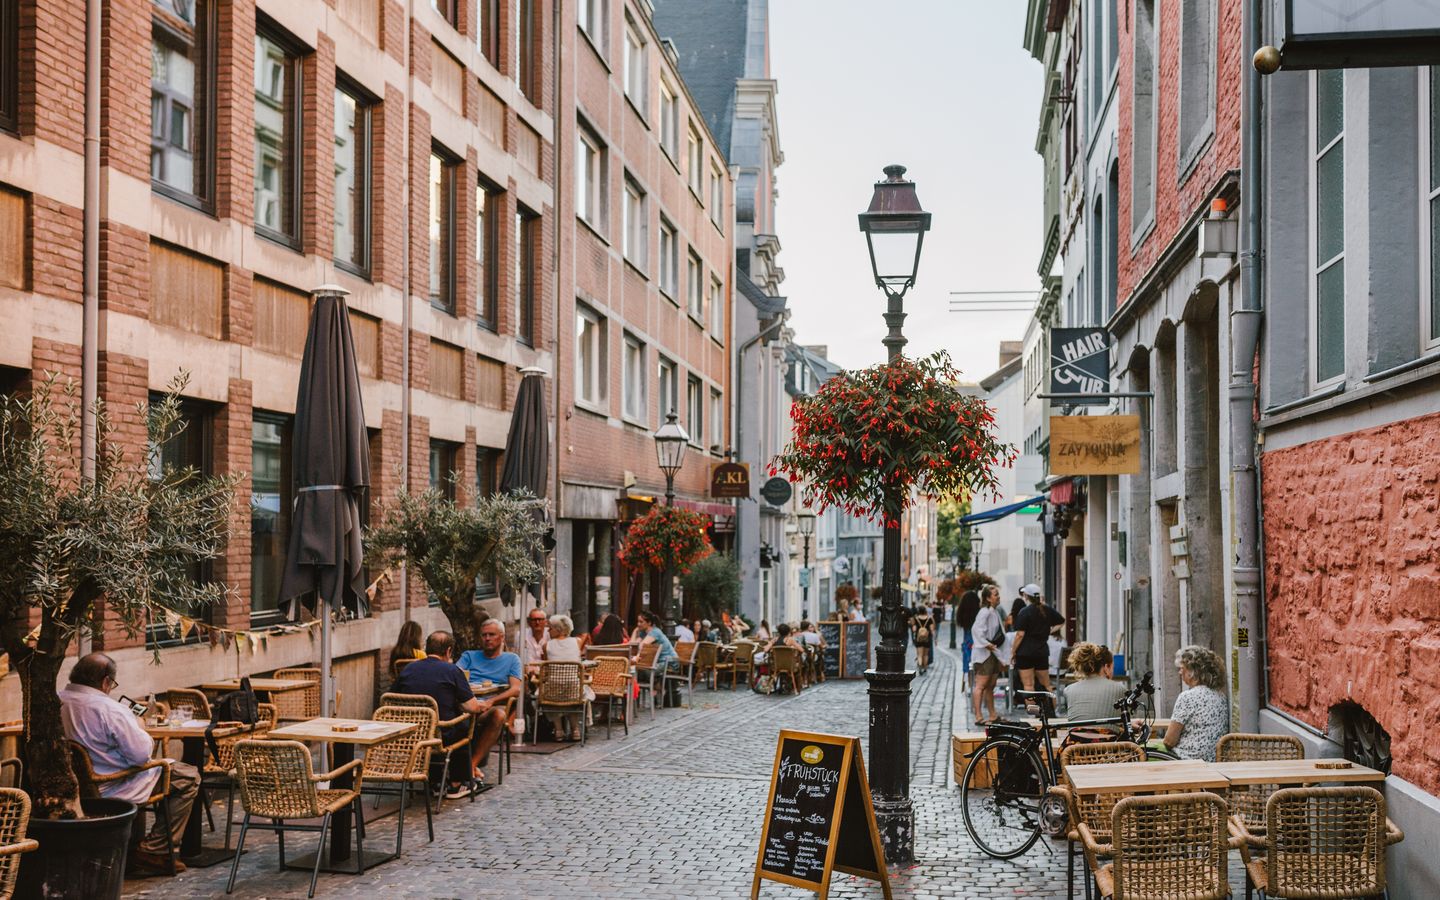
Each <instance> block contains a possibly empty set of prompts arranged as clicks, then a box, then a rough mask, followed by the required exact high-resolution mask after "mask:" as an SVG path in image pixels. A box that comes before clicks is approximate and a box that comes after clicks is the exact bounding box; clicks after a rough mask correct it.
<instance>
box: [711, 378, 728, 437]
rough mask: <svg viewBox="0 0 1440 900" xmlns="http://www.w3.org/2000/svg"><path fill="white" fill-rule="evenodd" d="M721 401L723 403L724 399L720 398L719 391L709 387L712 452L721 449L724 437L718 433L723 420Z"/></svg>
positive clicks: (723, 411) (723, 408) (723, 409)
mask: <svg viewBox="0 0 1440 900" xmlns="http://www.w3.org/2000/svg"><path fill="white" fill-rule="evenodd" d="M723 403H724V400H722V399H721V397H720V392H719V391H717V390H715V389H714V388H711V389H710V449H711V451H712V452H715V453H719V452H720V451H721V450H722V449H723V447H722V445H723V444H724V443H725V441H724V437H723V435H722V434H721V433H720V426H721V423H722V422H724V421H725V407H724V406H723V405H722V404H723Z"/></svg>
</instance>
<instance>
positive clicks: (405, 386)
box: [91, 0, 415, 622]
mask: <svg viewBox="0 0 1440 900" xmlns="http://www.w3.org/2000/svg"><path fill="white" fill-rule="evenodd" d="M91 2H95V0H91ZM414 23H415V3H414V0H405V52H404V53H403V54H402V55H403V56H404V57H405V113H404V115H402V116H401V117H400V121H401V122H402V123H403V124H402V126H401V130H402V132H403V134H404V137H403V140H404V144H403V145H402V146H403V147H404V155H405V160H406V165H405V190H403V191H401V192H400V215H401V216H402V219H401V221H403V222H404V223H405V240H404V241H402V242H401V245H400V472H401V475H400V487H401V489H402V490H405V491H408V490H410V329H411V327H413V326H412V323H411V321H410V319H411V315H410V231H411V228H412V227H413V225H414V224H415V223H414V222H412V221H410V211H411V209H412V207H411V200H412V196H411V195H412V194H413V193H414V188H413V185H412V182H413V181H414V174H415V159H414V154H413V153H412V152H411V148H410V104H411V102H412V100H413V96H414V83H415V74H414V71H413V68H412V66H411V63H410V56H411V53H412V52H413V50H414V48H413V47H412V46H411V39H410V36H411V32H412V31H413V26H414ZM400 608H401V609H402V610H403V611H404V616H405V621H406V622H408V621H410V569H409V566H406V565H405V564H403V563H402V564H401V566H400Z"/></svg>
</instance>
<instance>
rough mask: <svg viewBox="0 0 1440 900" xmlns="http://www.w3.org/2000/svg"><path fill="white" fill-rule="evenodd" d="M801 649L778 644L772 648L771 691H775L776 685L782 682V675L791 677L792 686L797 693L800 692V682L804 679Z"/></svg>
mask: <svg viewBox="0 0 1440 900" xmlns="http://www.w3.org/2000/svg"><path fill="white" fill-rule="evenodd" d="M800 662H801V658H800V651H799V650H796V649H795V648H794V647H785V646H776V647H774V648H772V649H771V650H770V692H772V693H773V692H774V690H775V686H776V685H777V684H779V683H780V678H781V676H786V677H788V678H789V679H790V687H792V688H793V689H794V690H795V693H797V694H798V693H800V687H801V685H800V682H801V681H802V680H803V678H802V675H801V672H800Z"/></svg>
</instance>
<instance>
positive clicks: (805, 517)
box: [795, 512, 815, 618]
mask: <svg viewBox="0 0 1440 900" xmlns="http://www.w3.org/2000/svg"><path fill="white" fill-rule="evenodd" d="M795 522H796V525H797V526H798V528H799V530H800V536H801V537H802V538H804V539H805V567H804V569H803V570H802V571H804V573H805V581H804V583H803V584H801V585H800V608H801V609H802V610H804V616H805V617H807V618H808V617H809V615H810V536H811V535H813V534H814V533H815V514H814V513H812V512H799V513H796V514H795Z"/></svg>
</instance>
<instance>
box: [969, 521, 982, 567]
mask: <svg viewBox="0 0 1440 900" xmlns="http://www.w3.org/2000/svg"><path fill="white" fill-rule="evenodd" d="M984 547H985V536H984V535H982V534H981V533H980V529H978V528H976V529H975V530H973V531H971V532H970V560H971V562H972V563H973V564H974V566H975V570H976V571H977V572H978V571H979V570H980V551H981V550H982V549H984Z"/></svg>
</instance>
